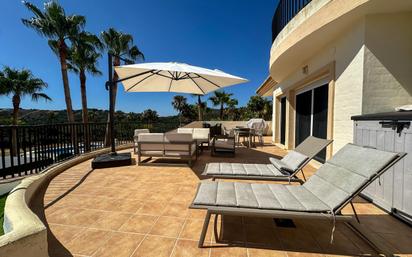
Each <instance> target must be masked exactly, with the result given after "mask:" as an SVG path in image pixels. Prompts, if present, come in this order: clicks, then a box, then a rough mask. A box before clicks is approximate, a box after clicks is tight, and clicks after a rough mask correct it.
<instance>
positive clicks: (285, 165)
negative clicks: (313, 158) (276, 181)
mask: <svg viewBox="0 0 412 257" xmlns="http://www.w3.org/2000/svg"><path fill="white" fill-rule="evenodd" d="M308 158H309V157H307V156H306V155H304V154H301V153H298V152H295V151H290V152H289V153H288V154H287V155H285V157H283V158H282V159H281V160H279V159H275V158H272V157H270V158H269V160H270V162H271V163H272V164H273V165H274V166H275V167H276V168H277V169H278V170H281V171H286V172H288V173H294V172H296V170H297V169H299V167H300V166H301V165H302V164H303V163H304V162H305V161H307V159H308Z"/></svg>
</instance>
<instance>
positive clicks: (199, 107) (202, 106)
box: [193, 94, 207, 121]
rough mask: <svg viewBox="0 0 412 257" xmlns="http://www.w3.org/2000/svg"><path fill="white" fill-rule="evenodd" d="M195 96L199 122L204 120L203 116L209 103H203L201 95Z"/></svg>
mask: <svg viewBox="0 0 412 257" xmlns="http://www.w3.org/2000/svg"><path fill="white" fill-rule="evenodd" d="M193 96H196V97H197V104H196V105H197V120H199V121H202V120H203V114H204V111H205V109H206V107H207V103H206V102H203V101H202V98H201V95H196V94H194V95H193Z"/></svg>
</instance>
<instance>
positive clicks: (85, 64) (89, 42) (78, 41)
mask: <svg viewBox="0 0 412 257" xmlns="http://www.w3.org/2000/svg"><path fill="white" fill-rule="evenodd" d="M101 48H102V43H101V42H100V40H99V38H98V37H97V36H95V35H92V34H90V33H87V32H82V33H79V34H78V35H77V36H76V37H75V38H74V40H73V46H72V48H71V49H70V55H69V59H68V68H69V69H70V70H71V71H73V72H74V73H76V74H78V75H79V80H80V94H81V98H82V121H83V123H85V124H87V123H88V122H89V117H88V110H87V94H86V72H88V73H90V74H92V75H101V74H102V73H101V72H100V71H99V70H98V69H97V67H96V65H97V61H98V59H99V58H100V57H101V54H100V53H99V52H98V49H101Z"/></svg>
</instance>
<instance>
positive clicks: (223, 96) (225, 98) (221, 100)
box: [209, 90, 233, 120]
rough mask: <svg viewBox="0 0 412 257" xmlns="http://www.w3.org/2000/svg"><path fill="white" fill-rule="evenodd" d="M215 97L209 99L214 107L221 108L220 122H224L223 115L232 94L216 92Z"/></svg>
mask: <svg viewBox="0 0 412 257" xmlns="http://www.w3.org/2000/svg"><path fill="white" fill-rule="evenodd" d="M214 93H215V95H214V96H211V97H209V100H210V101H211V102H212V103H213V105H214V106H220V115H219V116H220V120H223V114H224V109H225V104H228V102H229V101H230V97H231V96H232V95H233V94H232V93H226V92H225V91H223V90H222V91H215V92H214Z"/></svg>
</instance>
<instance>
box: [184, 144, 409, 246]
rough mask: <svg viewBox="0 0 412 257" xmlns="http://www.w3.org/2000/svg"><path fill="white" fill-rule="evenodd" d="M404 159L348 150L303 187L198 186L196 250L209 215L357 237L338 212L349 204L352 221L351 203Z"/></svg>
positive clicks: (347, 219) (357, 148)
mask: <svg viewBox="0 0 412 257" xmlns="http://www.w3.org/2000/svg"><path fill="white" fill-rule="evenodd" d="M405 155H406V154H404V153H392V152H385V151H380V150H376V149H371V148H366V147H362V146H357V145H353V144H347V145H346V146H344V147H343V148H342V149H341V150H340V151H338V152H337V153H336V154H335V155H334V156H333V157H332V158H331V159H330V160H328V161H327V162H326V163H325V164H324V165H322V166H321V167H320V168H319V169H318V171H317V172H316V173H315V174H314V175H312V176H311V177H310V178H309V179H308V180H307V181H306V182H305V183H304V184H302V185H287V184H257V183H256V184H253V183H240V182H216V181H207V182H202V183H200V184H199V187H198V191H197V193H196V195H195V198H194V200H193V202H192V204H191V206H190V208H193V209H206V210H207V214H206V218H205V222H204V225H203V230H202V233H201V237H200V240H199V247H202V246H203V242H204V238H205V234H206V232H207V227H208V224H209V220H210V216H211V214H216V216H215V219H217V216H218V215H234V216H252V217H270V218H287V219H294V218H299V219H304V218H307V219H331V220H333V221H334V222H335V221H343V222H345V223H347V224H348V225H349V226H351V228H352V229H354V230H356V232H357V233H359V234H360V235H362V231H361V230H360V228H359V227H357V226H355V225H354V224H356V223H355V222H352V221H353V218H354V216H352V215H342V214H341V210H342V208H343V207H345V206H346V205H347V204H349V203H350V204H351V205H352V208H353V210H354V213H355V217H356V218H357V215H356V211H355V209H354V207H353V204H352V200H353V199H354V197H356V196H357V195H358V194H359V193H360V192H361V191H362V190H363V189H365V188H366V187H367V186H368V185H369V184H370V183H372V182H373V181H374V180H375V179H376V178H378V177H379V176H380V175H382V174H383V173H384V172H385V171H386V170H388V169H389V168H390V167H392V166H393V165H394V164H395V163H396V162H398V161H399V160H400V159H402V158H403V157H404V156H405ZM216 224H217V222H215V231H217V227H216ZM215 233H216V232H215ZM332 235H333V233H332ZM216 238H217V237H216ZM368 243H370V244H371V246H374V247H375V248H377V246H376V244H374V243H373V242H371V241H369V242H368Z"/></svg>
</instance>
